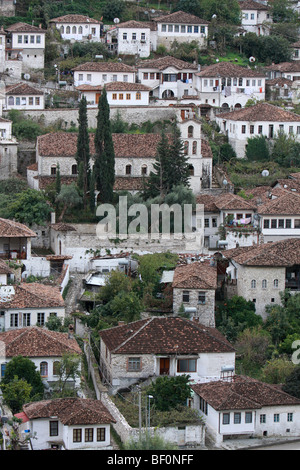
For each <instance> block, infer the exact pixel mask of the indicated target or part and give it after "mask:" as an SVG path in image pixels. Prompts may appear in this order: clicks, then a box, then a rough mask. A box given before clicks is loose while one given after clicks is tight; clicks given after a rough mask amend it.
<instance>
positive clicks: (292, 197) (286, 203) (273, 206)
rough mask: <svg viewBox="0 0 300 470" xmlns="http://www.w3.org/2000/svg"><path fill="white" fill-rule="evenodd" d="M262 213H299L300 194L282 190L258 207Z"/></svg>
mask: <svg viewBox="0 0 300 470" xmlns="http://www.w3.org/2000/svg"><path fill="white" fill-rule="evenodd" d="M258 213H259V214H262V215H300V194H297V193H294V192H292V191H285V190H282V195H281V196H279V197H277V198H276V199H271V200H269V201H267V202H266V203H265V204H262V205H261V206H259V208H258Z"/></svg>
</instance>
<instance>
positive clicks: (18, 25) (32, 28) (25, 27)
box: [5, 22, 46, 33]
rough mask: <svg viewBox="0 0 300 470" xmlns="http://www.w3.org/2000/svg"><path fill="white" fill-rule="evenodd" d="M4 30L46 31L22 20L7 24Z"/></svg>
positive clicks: (17, 31)
mask: <svg viewBox="0 0 300 470" xmlns="http://www.w3.org/2000/svg"><path fill="white" fill-rule="evenodd" d="M5 30H6V31H9V32H11V33H19V32H20V33H46V31H45V30H44V29H42V28H38V27H37V26H33V25H31V24H28V23H22V22H19V23H14V24H12V25H10V26H7V27H6V28H5Z"/></svg>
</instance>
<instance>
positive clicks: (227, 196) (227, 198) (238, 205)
mask: <svg viewBox="0 0 300 470" xmlns="http://www.w3.org/2000/svg"><path fill="white" fill-rule="evenodd" d="M215 205H216V207H217V208H218V209H219V210H249V211H251V210H256V205H255V204H253V202H251V200H250V201H247V200H246V199H244V198H242V197H241V196H238V195H237V194H232V193H224V194H221V195H220V196H217V197H216V199H215Z"/></svg>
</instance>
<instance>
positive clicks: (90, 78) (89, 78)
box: [86, 73, 92, 82]
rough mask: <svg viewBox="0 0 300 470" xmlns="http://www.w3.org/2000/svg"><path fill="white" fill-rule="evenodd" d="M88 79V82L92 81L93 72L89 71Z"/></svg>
mask: <svg viewBox="0 0 300 470" xmlns="http://www.w3.org/2000/svg"><path fill="white" fill-rule="evenodd" d="M86 79H87V81H88V82H91V81H92V74H91V73H88V74H87V76H86Z"/></svg>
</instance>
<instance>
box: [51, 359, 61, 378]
mask: <svg viewBox="0 0 300 470" xmlns="http://www.w3.org/2000/svg"><path fill="white" fill-rule="evenodd" d="M59 371H60V362H59V361H54V362H53V375H59Z"/></svg>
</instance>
